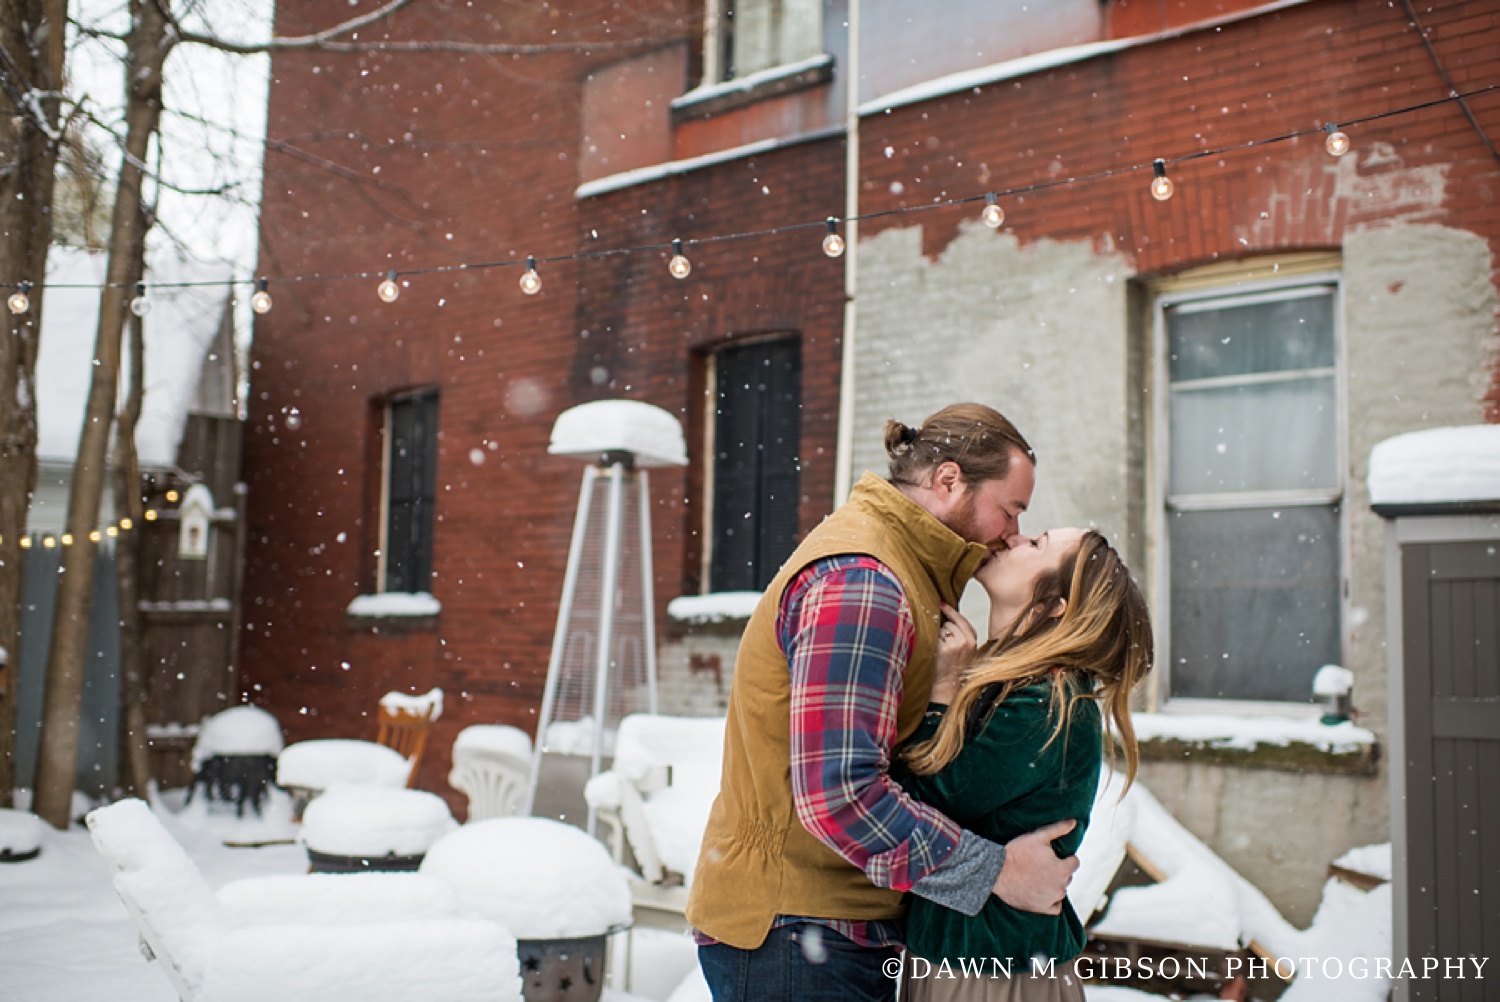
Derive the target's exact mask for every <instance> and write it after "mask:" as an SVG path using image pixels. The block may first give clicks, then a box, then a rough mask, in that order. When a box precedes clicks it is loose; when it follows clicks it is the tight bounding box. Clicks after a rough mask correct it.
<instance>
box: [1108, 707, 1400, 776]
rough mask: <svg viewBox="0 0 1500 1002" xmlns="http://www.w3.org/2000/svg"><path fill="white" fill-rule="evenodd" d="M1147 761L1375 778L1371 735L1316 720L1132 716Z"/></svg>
mask: <svg viewBox="0 0 1500 1002" xmlns="http://www.w3.org/2000/svg"><path fill="white" fill-rule="evenodd" d="M1130 719H1131V722H1132V723H1133V724H1134V726H1135V734H1136V738H1137V740H1138V741H1139V742H1140V749H1141V759H1142V761H1147V762H1182V761H1190V762H1195V763H1206V764H1210V765H1235V766H1244V767H1246V768H1260V769H1284V770H1291V771H1308V772H1336V773H1348V774H1352V775H1362V776H1368V775H1374V774H1375V771H1376V764H1377V762H1378V758H1379V745H1378V743H1377V741H1376V738H1375V735H1374V734H1373V733H1372V732H1371V731H1368V730H1366V729H1365V728H1363V727H1360V726H1358V725H1356V724H1355V723H1353V722H1352V721H1347V720H1346V721H1343V722H1341V723H1337V724H1324V723H1320V722H1319V720H1318V718H1317V716H1316V715H1312V716H1307V715H1296V716H1290V715H1288V716H1276V715H1270V714H1255V715H1237V714H1231V713H1178V712H1170V713H1135V714H1131V718H1130Z"/></svg>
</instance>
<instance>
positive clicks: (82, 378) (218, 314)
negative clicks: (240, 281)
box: [36, 247, 230, 467]
mask: <svg viewBox="0 0 1500 1002" xmlns="http://www.w3.org/2000/svg"><path fill="white" fill-rule="evenodd" d="M105 263H106V262H105V257H104V255H103V254H97V253H90V252H88V251H83V250H79V249H76V248H70V247H53V248H52V251H51V253H50V254H49V255H48V258H47V293H46V301H45V304H44V307H43V310H42V337H41V344H40V348H39V351H38V354H37V366H36V371H37V456H38V458H40V459H54V460H64V461H68V462H71V461H72V459H73V457H74V456H75V455H76V454H77V452H78V435H79V432H80V430H81V429H82V427H83V414H84V409H85V405H86V403H87V402H88V395H89V383H90V381H91V378H92V374H93V368H92V366H90V365H89V361H90V359H92V358H93V356H94V341H95V338H96V336H97V334H98V326H99V288H98V287H99V285H100V284H101V283H103V281H104V277H105ZM229 277H230V276H229V274H228V272H227V271H226V270H225V269H224V267H223V266H222V265H206V264H201V263H198V262H192V261H183V260H180V259H174V258H161V259H157V260H153V262H152V264H151V266H150V268H149V269H148V272H147V285H148V291H147V295H148V297H149V298H150V300H151V312H150V313H149V314H147V315H146V317H145V339H146V386H145V397H144V399H143V400H142V403H141V418H140V422H139V423H138V424H137V425H136V431H135V443H136V449H137V451H138V453H139V455H140V462H141V465H142V466H146V467H164V466H171V465H172V464H173V463H175V462H176V460H177V446H178V443H179V442H180V441H181V439H182V428H183V425H184V423H185V422H186V421H187V415H188V410H189V408H190V407H191V406H192V404H193V401H194V399H195V398H196V396H197V392H198V381H199V376H200V374H201V373H202V371H203V361H204V355H205V353H206V352H207V351H208V349H209V346H210V345H211V344H212V343H213V341H214V338H215V336H216V335H217V334H218V332H219V327H220V324H221V323H222V322H223V319H224V304H225V302H226V300H227V299H228V297H229V295H230V289H229V287H228V285H227V284H223V285H220V284H214V285H202V286H192V287H188V288H154V289H153V288H150V283H151V282H162V283H170V282H214V283H219V282H223V283H227V282H228V281H229ZM75 285H77V286H86V288H67V286H75ZM128 369H129V364H128V361H127V360H125V359H122V366H121V382H120V385H121V387H122V392H123V387H124V386H125V385H126V382H125V378H126V377H125V373H126V372H127V371H128Z"/></svg>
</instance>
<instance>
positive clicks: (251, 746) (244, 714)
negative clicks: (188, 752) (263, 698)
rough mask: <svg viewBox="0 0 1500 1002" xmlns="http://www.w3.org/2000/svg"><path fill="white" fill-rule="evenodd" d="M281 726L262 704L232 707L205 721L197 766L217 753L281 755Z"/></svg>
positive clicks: (195, 750) (195, 756)
mask: <svg viewBox="0 0 1500 1002" xmlns="http://www.w3.org/2000/svg"><path fill="white" fill-rule="evenodd" d="M281 748H282V738H281V725H280V724H279V723H277V722H276V718H275V717H273V716H271V715H270V714H269V713H267V712H266V711H265V710H262V709H261V708H260V707H258V706H231V707H230V708H229V709H227V710H223V711H221V712H219V713H215V714H214V715H213V716H211V717H209V718H208V719H207V720H205V721H203V726H202V727H201V728H200V729H199V731H198V742H197V744H195V745H193V768H194V769H197V768H198V767H199V766H201V765H202V764H203V763H204V762H206V761H208V760H209V759H211V758H213V757H214V756H215V755H277V754H280V752H281Z"/></svg>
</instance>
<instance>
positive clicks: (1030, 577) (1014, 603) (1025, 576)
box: [974, 527, 1085, 637]
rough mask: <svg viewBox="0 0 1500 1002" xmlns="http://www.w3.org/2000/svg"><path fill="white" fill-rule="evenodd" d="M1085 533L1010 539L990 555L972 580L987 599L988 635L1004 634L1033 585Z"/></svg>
mask: <svg viewBox="0 0 1500 1002" xmlns="http://www.w3.org/2000/svg"><path fill="white" fill-rule="evenodd" d="M1084 532H1085V530H1083V529H1078V528H1073V527H1067V528H1062V529H1049V530H1048V531H1046V532H1044V533H1042V534H1041V535H1040V536H1036V537H1034V538H1031V537H1027V536H1021V535H1016V536H1011V537H1010V538H1009V539H1007V540H1006V544H1007V548H1006V549H1004V550H997V551H996V552H994V553H992V554H991V555H990V557H989V559H988V560H986V561H985V562H984V565H983V566H982V567H980V568H979V572H978V573H977V574H975V575H974V580H976V581H978V582H979V584H980V585H981V586H982V587H983V588H984V590H985V593H986V594H987V595H989V597H990V636H991V637H994V636H998V635H999V634H1000V633H1002V632H1004V630H1005V629H1006V628H1008V627H1009V626H1010V624H1011V623H1014V622H1015V621H1016V617H1017V616H1019V615H1021V613H1023V612H1025V611H1026V608H1027V606H1028V605H1029V604H1030V603H1031V596H1032V595H1033V594H1034V593H1035V591H1036V582H1037V579H1038V578H1040V577H1041V576H1042V575H1043V574H1045V573H1047V572H1048V571H1055V570H1057V568H1058V567H1060V566H1061V565H1062V562H1063V560H1064V559H1065V558H1066V557H1067V556H1068V554H1070V553H1072V552H1074V551H1075V550H1077V549H1078V546H1079V544H1080V543H1081V542H1083V534H1084Z"/></svg>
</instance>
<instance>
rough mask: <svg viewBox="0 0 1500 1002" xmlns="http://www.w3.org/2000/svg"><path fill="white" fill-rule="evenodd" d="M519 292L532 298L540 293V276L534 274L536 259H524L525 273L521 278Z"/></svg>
mask: <svg viewBox="0 0 1500 1002" xmlns="http://www.w3.org/2000/svg"><path fill="white" fill-rule="evenodd" d="M521 291H522V292H524V293H526V295H528V296H534V295H536V294H537V293H538V292H541V291H542V276H540V275H538V274H537V273H536V258H534V257H529V256H528V257H527V258H526V273H525V274H524V275H522V276H521Z"/></svg>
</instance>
